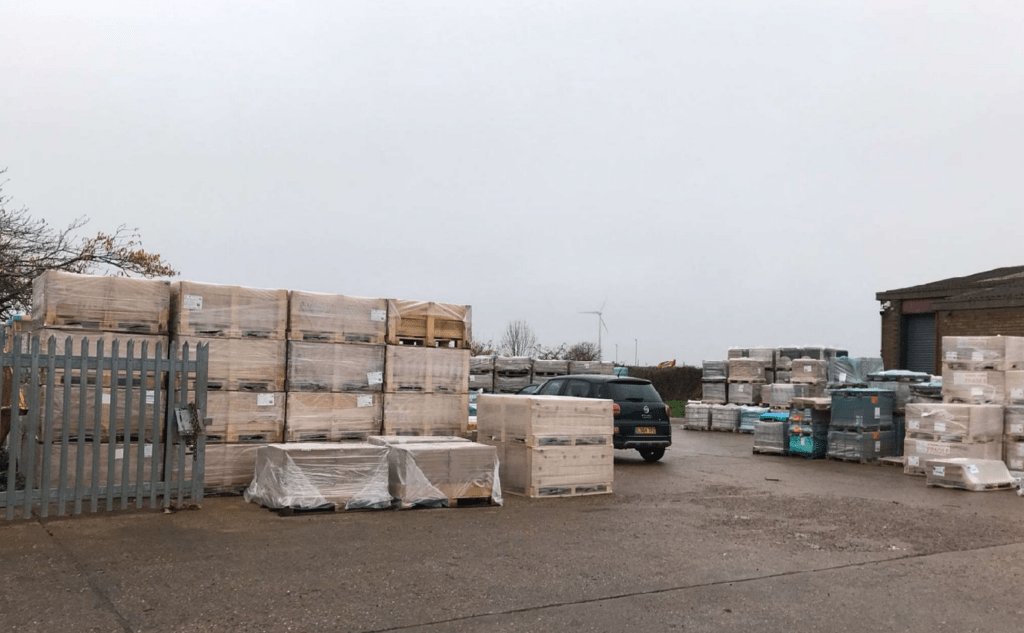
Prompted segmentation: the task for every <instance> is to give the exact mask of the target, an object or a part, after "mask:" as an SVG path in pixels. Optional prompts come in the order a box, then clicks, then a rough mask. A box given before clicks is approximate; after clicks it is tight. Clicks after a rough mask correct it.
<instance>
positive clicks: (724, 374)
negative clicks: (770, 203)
mask: <svg viewBox="0 0 1024 633" xmlns="http://www.w3.org/2000/svg"><path fill="white" fill-rule="evenodd" d="M703 365H704V380H725V379H726V378H728V377H729V361H725V360H706V361H704V363H703Z"/></svg>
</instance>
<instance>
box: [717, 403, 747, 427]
mask: <svg viewBox="0 0 1024 633" xmlns="http://www.w3.org/2000/svg"><path fill="white" fill-rule="evenodd" d="M739 428H740V408H739V407H737V406H736V405H732V404H716V405H712V407H711V430H712V431H735V430H737V429H739Z"/></svg>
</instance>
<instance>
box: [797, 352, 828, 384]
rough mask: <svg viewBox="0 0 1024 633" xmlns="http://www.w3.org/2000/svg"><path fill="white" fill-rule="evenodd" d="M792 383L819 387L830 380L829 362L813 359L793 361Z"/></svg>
mask: <svg viewBox="0 0 1024 633" xmlns="http://www.w3.org/2000/svg"><path fill="white" fill-rule="evenodd" d="M789 380H790V382H794V383H806V384H811V385H817V384H822V383H825V382H827V380H828V361H824V360H815V359H811V358H795V359H793V373H792V375H791V376H790V379H789Z"/></svg>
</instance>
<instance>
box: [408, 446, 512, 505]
mask: <svg viewBox="0 0 1024 633" xmlns="http://www.w3.org/2000/svg"><path fill="white" fill-rule="evenodd" d="M388 449H389V450H388V463H389V470H390V477H389V480H390V485H389V490H390V492H391V496H392V497H394V499H395V501H396V502H397V503H398V504H399V507H402V508H410V507H413V506H434V507H447V506H449V505H450V503H451V501H453V500H465V499H481V498H483V499H491V500H492V501H493V502H494V503H497V504H498V505H501V503H502V499H501V483H500V475H499V472H498V468H499V466H498V455H497V450H496V449H495V447H494V446H487V445H484V444H477V443H475V442H419V443H406V444H391V445H389V447H388Z"/></svg>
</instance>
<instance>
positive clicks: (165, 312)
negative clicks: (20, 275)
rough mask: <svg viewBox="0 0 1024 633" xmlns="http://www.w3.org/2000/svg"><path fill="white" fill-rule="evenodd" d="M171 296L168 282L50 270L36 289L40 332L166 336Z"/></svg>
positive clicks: (34, 309) (34, 311) (34, 285)
mask: <svg viewBox="0 0 1024 633" xmlns="http://www.w3.org/2000/svg"><path fill="white" fill-rule="evenodd" d="M170 303H171V292H170V286H169V285H168V283H167V282H166V281H160V280H155V279H138V278H129V277H101V276H97V275H79V274H75V273H65V272H60V271H55V270H50V271H47V272H45V273H43V274H42V275H40V276H39V277H37V278H36V280H35V281H34V282H33V283H32V321H33V323H34V324H35V326H36V327H61V328H75V329H82V330H106V331H111V332H131V333H135V334H166V333H167V327H168V317H169V314H170Z"/></svg>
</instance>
